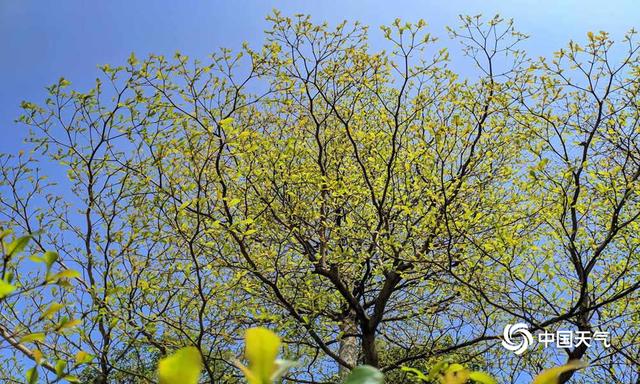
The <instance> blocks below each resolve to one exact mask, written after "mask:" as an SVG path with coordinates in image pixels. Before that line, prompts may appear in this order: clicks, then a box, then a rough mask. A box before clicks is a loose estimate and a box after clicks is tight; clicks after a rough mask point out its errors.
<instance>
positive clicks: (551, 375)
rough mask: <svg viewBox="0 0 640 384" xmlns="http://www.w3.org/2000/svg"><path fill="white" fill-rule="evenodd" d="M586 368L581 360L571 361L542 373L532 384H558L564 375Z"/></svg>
mask: <svg viewBox="0 0 640 384" xmlns="http://www.w3.org/2000/svg"><path fill="white" fill-rule="evenodd" d="M586 366H587V365H586V364H585V363H583V362H582V361H580V360H571V361H569V362H568V363H567V364H565V365H561V366H559V367H553V368H549V369H545V370H544V371H542V372H540V374H539V375H538V376H536V378H535V379H533V383H532V384H558V379H559V378H560V375H562V374H563V373H565V372H569V371H575V370H576V369H580V368H584V367H586Z"/></svg>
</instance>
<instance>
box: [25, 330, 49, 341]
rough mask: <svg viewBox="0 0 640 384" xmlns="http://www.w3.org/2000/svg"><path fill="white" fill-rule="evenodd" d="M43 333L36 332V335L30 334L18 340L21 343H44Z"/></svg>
mask: <svg viewBox="0 0 640 384" xmlns="http://www.w3.org/2000/svg"><path fill="white" fill-rule="evenodd" d="M44 337H45V336H44V333H42V332H37V333H30V334H28V335H26V336H24V337H23V338H21V339H20V342H21V343H33V342H35V341H39V342H43V341H44Z"/></svg>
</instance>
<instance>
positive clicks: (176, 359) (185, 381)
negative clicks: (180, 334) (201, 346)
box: [158, 347, 202, 384]
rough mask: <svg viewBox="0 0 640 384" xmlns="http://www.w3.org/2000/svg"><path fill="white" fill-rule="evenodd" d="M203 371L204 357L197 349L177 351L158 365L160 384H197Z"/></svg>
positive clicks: (189, 348) (188, 348)
mask: <svg viewBox="0 0 640 384" xmlns="http://www.w3.org/2000/svg"><path fill="white" fill-rule="evenodd" d="M201 371H202V356H201V355H200V351H198V348H196V347H186V348H182V349H179V350H177V351H176V352H175V353H173V354H172V355H170V356H167V357H165V358H164V359H161V360H160V362H159V363H158V378H159V379H160V384H197V383H198V381H199V380H200V373H201Z"/></svg>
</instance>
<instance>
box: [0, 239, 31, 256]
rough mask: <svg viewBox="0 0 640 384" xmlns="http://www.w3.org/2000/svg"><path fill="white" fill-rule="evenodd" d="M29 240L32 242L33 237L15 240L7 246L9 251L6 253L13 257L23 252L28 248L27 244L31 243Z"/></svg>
mask: <svg viewBox="0 0 640 384" xmlns="http://www.w3.org/2000/svg"><path fill="white" fill-rule="evenodd" d="M29 240H31V236H29V235H27V236H22V237H18V238H17V239H15V240H13V241H12V242H11V243H10V244H9V245H8V246H7V251H6V254H7V256H13V255H15V254H16V253H20V252H22V250H23V249H24V247H26V246H27V244H28V243H29Z"/></svg>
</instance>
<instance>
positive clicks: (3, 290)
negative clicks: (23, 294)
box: [0, 280, 16, 299]
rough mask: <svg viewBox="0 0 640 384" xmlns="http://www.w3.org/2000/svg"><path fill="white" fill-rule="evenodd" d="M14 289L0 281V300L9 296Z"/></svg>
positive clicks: (12, 286)
mask: <svg viewBox="0 0 640 384" xmlns="http://www.w3.org/2000/svg"><path fill="white" fill-rule="evenodd" d="M15 290H16V287H15V286H14V285H11V284H9V283H7V282H6V281H4V280H0V299H3V298H5V297H7V296H9V295H10V294H11V292H13V291H15Z"/></svg>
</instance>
